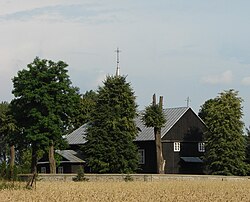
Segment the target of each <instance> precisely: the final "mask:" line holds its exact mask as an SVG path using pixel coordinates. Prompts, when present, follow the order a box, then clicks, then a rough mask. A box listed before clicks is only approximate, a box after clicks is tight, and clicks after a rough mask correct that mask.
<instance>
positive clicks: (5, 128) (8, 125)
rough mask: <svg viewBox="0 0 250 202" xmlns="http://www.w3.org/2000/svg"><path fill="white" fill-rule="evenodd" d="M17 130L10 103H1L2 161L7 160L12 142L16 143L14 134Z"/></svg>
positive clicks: (0, 146) (0, 138)
mask: <svg viewBox="0 0 250 202" xmlns="http://www.w3.org/2000/svg"><path fill="white" fill-rule="evenodd" d="M15 130H16V125H15V121H14V119H13V117H12V115H11V112H10V107H9V103H7V102H2V103H0V162H3V161H6V160H7V155H8V154H9V146H10V144H14V140H12V138H11V137H12V136H11V135H12V134H13V133H14V131H15Z"/></svg>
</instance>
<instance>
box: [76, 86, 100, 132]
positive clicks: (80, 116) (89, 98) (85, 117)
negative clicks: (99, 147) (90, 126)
mask: <svg viewBox="0 0 250 202" xmlns="http://www.w3.org/2000/svg"><path fill="white" fill-rule="evenodd" d="M96 100H97V93H96V92H95V91H93V90H90V91H86V92H85V94H83V95H82V96H81V101H80V106H79V108H77V110H76V114H75V115H74V117H73V119H72V125H73V126H74V129H75V128H79V127H80V126H82V125H83V124H85V123H88V122H89V121H90V120H91V117H92V113H93V110H94V108H95V104H96Z"/></svg>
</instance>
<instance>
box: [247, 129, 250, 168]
mask: <svg viewBox="0 0 250 202" xmlns="http://www.w3.org/2000/svg"><path fill="white" fill-rule="evenodd" d="M246 130H247V137H246V162H247V163H248V164H249V165H250V126H249V128H246Z"/></svg>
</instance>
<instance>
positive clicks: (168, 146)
mask: <svg viewBox="0 0 250 202" xmlns="http://www.w3.org/2000/svg"><path fill="white" fill-rule="evenodd" d="M164 113H165V116H166V119H167V122H166V125H165V126H164V127H163V128H162V130H161V142H162V153H163V157H164V160H165V169H164V170H165V173H176V174H177V173H178V174H181V173H183V174H203V161H202V156H203V155H204V152H205V143H204V140H203V134H204V132H205V130H206V126H205V124H204V122H203V121H202V120H201V119H200V118H199V117H198V116H197V115H196V114H195V112H194V111H193V110H192V109H191V108H188V107H179V108H168V109H165V110H164ZM135 123H136V125H137V128H138V130H139V132H138V136H137V138H136V139H135V144H136V145H137V146H138V154H139V165H140V166H139V167H140V168H139V170H138V173H156V150H155V142H154V130H153V128H147V127H146V126H145V125H144V124H143V122H142V121H141V115H139V116H138V117H137V118H136V119H135ZM85 134H86V127H85V125H83V126H81V127H80V128H78V129H76V130H75V131H73V132H72V133H70V134H69V135H67V136H66V137H65V138H66V140H67V142H68V144H69V146H70V148H69V149H70V150H66V151H65V150H61V151H57V153H58V154H62V155H63V159H64V161H63V163H62V164H61V165H60V166H61V169H60V170H61V171H64V173H75V172H76V167H77V165H78V166H82V165H83V163H84V158H83V157H82V158H80V157H79V156H77V154H78V153H79V150H80V147H81V145H83V144H84V143H85ZM64 151H65V152H64ZM69 153H70V155H66V154H69ZM65 157H66V158H65ZM47 164H48V161H43V162H41V161H40V162H39V167H38V170H39V171H40V172H42V171H43V172H44V168H45V167H46V168H47V167H48V165H47ZM42 167H43V168H42ZM42 169H43V170H42Z"/></svg>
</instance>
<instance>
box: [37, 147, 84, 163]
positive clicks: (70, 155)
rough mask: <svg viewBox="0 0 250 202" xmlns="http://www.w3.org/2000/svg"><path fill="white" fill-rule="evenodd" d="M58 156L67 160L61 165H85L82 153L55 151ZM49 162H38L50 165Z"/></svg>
mask: <svg viewBox="0 0 250 202" xmlns="http://www.w3.org/2000/svg"><path fill="white" fill-rule="evenodd" d="M55 152H56V153H57V154H59V155H60V156H62V157H63V158H64V159H66V160H62V161H60V162H61V163H84V162H85V161H84V160H82V156H81V154H80V153H78V152H76V151H74V150H55ZM48 163H49V161H38V162H37V164H48Z"/></svg>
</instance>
